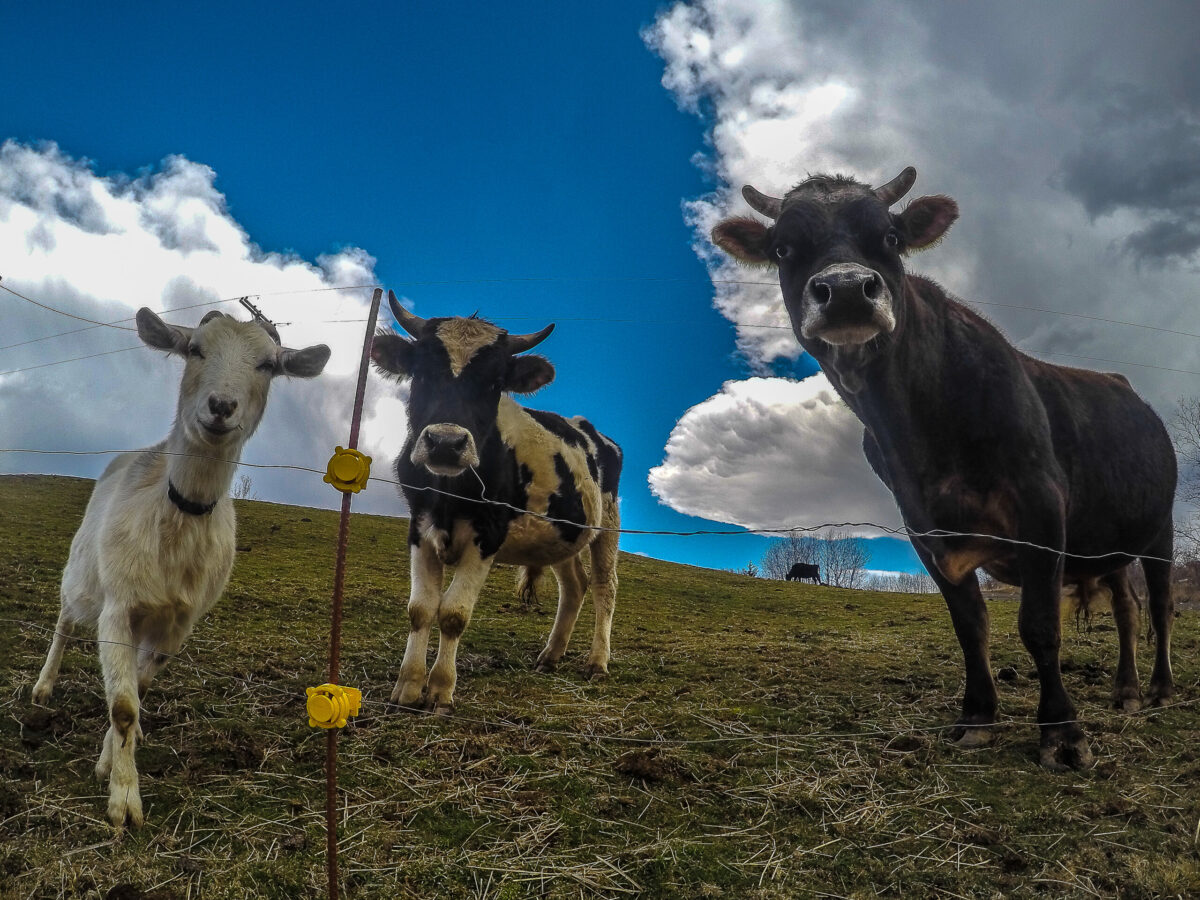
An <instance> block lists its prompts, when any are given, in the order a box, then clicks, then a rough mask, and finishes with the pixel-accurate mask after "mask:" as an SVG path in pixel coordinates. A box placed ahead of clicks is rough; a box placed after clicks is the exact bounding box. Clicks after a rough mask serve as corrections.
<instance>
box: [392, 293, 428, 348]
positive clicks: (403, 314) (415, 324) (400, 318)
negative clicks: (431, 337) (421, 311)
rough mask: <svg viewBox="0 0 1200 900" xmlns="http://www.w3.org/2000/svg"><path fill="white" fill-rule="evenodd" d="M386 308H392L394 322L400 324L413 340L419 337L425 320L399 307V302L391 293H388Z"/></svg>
mask: <svg viewBox="0 0 1200 900" xmlns="http://www.w3.org/2000/svg"><path fill="white" fill-rule="evenodd" d="M388 306H390V307H391V308H392V315H393V316H395V317H396V321H397V322H399V323H400V327H401V328H403V329H404V330H405V331H407V332H408V333H409V334H411V335H412V336H413V337H415V338H419V337H420V336H421V329H422V328H423V327H424V325H425V320H424V319H422V318H421V317H420V316H418V315H416V314H415V313H410V312H409V311H408V310H407V309H405V308H404V307H403V306H401V305H400V301H399V300H397V299H396V295H395V293H393V292H392V291H388Z"/></svg>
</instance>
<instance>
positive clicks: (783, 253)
mask: <svg viewBox="0 0 1200 900" xmlns="http://www.w3.org/2000/svg"><path fill="white" fill-rule="evenodd" d="M791 255H792V248H791V247H789V246H788V245H787V244H780V245H779V246H778V247H776V248H775V258H776V259H787V258H788V257H789V256H791Z"/></svg>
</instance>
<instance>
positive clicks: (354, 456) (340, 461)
mask: <svg viewBox="0 0 1200 900" xmlns="http://www.w3.org/2000/svg"><path fill="white" fill-rule="evenodd" d="M370 477H371V457H369V456H367V455H366V454H364V453H360V452H359V451H357V450H347V449H346V448H345V447H338V448H337V449H336V450H335V451H334V453H333V456H331V457H330V458H329V465H328V466H327V467H326V469H325V478H324V479H323V480H324V481H325V483H326V484H332V485H333V486H334V487H335V488H337V489H338V490H339V491H341V492H342V493H347V492H349V493H353V494H357V493H358V492H359V491H361V490H362V489H363V488H365V487H366V486H367V479H368V478H370Z"/></svg>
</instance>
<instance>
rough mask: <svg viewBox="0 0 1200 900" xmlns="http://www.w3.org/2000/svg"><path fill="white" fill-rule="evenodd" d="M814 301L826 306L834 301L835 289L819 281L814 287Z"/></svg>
mask: <svg viewBox="0 0 1200 900" xmlns="http://www.w3.org/2000/svg"><path fill="white" fill-rule="evenodd" d="M812 293H813V299H814V300H816V301H817V303H819V304H820V305H821V306H824V305H825V304H826V303H828V302H829V301H830V300H832V299H833V288H831V287H830V286H829V284H828V283H827V282H824V281H818V282H816V283H815V284H814V285H813V286H812Z"/></svg>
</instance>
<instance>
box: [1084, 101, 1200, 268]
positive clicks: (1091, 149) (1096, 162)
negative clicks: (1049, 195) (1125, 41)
mask: <svg viewBox="0 0 1200 900" xmlns="http://www.w3.org/2000/svg"><path fill="white" fill-rule="evenodd" d="M1062 185H1063V187H1064V188H1065V189H1066V190H1067V191H1069V192H1070V193H1072V194H1074V195H1075V196H1076V197H1078V198H1079V200H1080V201H1081V202H1082V203H1083V206H1084V209H1086V210H1087V213H1088V215H1089V216H1091V217H1092V218H1093V219H1095V218H1097V217H1099V216H1103V215H1107V214H1110V213H1113V212H1115V211H1117V210H1118V209H1122V208H1125V209H1130V210H1133V211H1135V212H1138V213H1141V214H1144V215H1145V216H1146V217H1147V218H1148V219H1149V220H1150V221H1149V222H1148V224H1147V225H1146V227H1145V228H1142V229H1140V230H1138V231H1136V232H1134V233H1133V234H1130V235H1129V236H1128V237H1127V238H1126V239H1125V241H1124V242H1123V243H1124V245H1125V247H1126V248H1127V249H1129V250H1130V251H1131V252H1132V253H1134V254H1135V255H1136V256H1138V257H1139V258H1142V259H1147V258H1151V259H1153V258H1158V259H1169V258H1171V257H1186V256H1190V255H1192V254H1193V253H1195V252H1196V250H1197V248H1200V118H1198V117H1196V116H1194V115H1193V114H1191V113H1190V112H1189V111H1188V110H1187V109H1186V108H1184V107H1181V106H1179V105H1177V104H1175V103H1172V102H1171V101H1169V100H1168V99H1167V98H1166V97H1165V96H1163V95H1161V94H1157V93H1154V92H1152V91H1149V90H1147V89H1145V88H1139V87H1133V86H1122V87H1119V88H1115V89H1113V90H1112V91H1111V93H1109V94H1108V95H1107V96H1106V97H1104V98H1103V99H1102V100H1101V101H1100V104H1099V109H1098V110H1097V111H1096V113H1095V114H1094V115H1093V121H1092V122H1091V123H1090V127H1088V128H1087V129H1086V130H1085V131H1084V132H1083V134H1082V136H1081V139H1080V146H1079V147H1078V149H1076V150H1075V151H1074V152H1072V153H1070V154H1069V155H1068V156H1067V157H1066V159H1065V160H1064V161H1063V174H1062Z"/></svg>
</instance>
